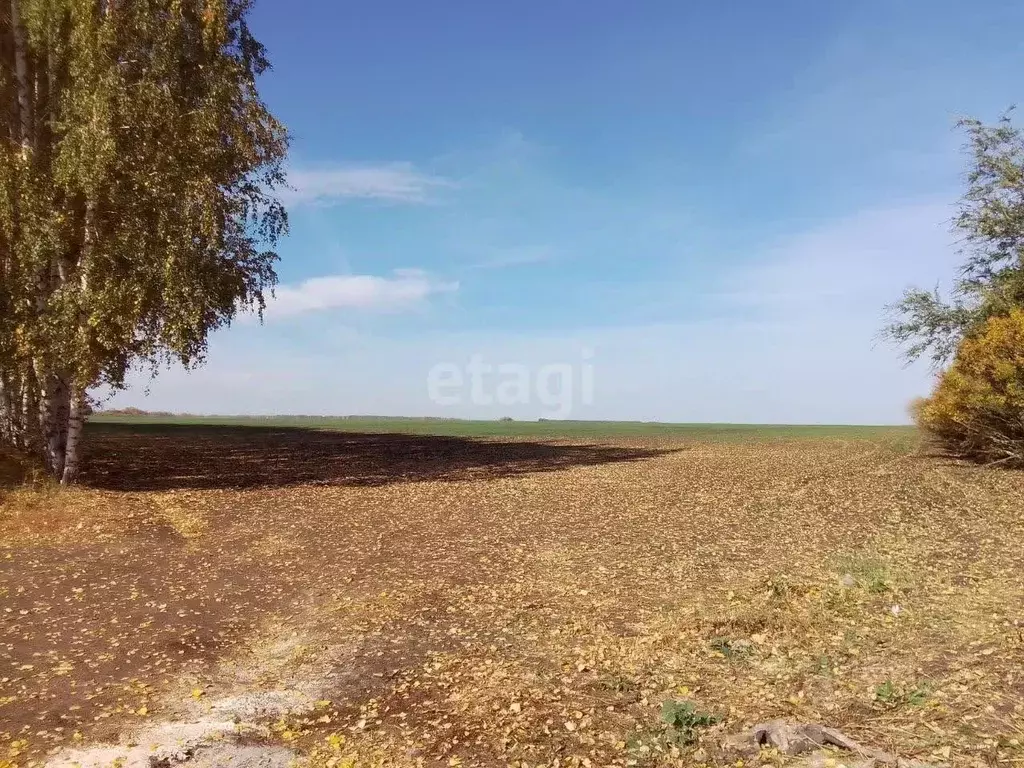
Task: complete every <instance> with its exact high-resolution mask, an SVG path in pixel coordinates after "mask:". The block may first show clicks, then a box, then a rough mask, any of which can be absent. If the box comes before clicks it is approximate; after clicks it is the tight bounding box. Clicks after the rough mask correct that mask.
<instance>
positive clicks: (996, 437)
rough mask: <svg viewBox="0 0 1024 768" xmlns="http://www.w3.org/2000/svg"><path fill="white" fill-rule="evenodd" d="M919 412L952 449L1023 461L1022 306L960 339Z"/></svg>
mask: <svg viewBox="0 0 1024 768" xmlns="http://www.w3.org/2000/svg"><path fill="white" fill-rule="evenodd" d="M917 417H918V424H919V426H921V427H922V428H923V429H924V430H925V431H926V432H928V433H929V434H930V435H932V436H933V437H934V438H936V439H937V441H938V442H939V444H940V445H942V446H943V447H944V448H945V449H946V450H948V451H949V452H950V453H953V454H955V455H957V456H961V457H964V458H970V459H974V460H977V461H984V462H988V463H995V462H999V463H1004V464H1013V465H1017V466H1024V309H1014V310H1013V311H1012V312H1010V314H1008V315H1005V316H1001V317H993V318H991V319H989V320H988V321H987V323H986V324H985V326H984V328H983V329H982V331H981V332H980V333H979V334H977V335H975V336H970V337H968V338H965V339H964V340H963V341H962V342H961V344H960V347H959V349H958V350H957V354H956V357H955V359H954V360H953V364H952V365H951V366H950V367H949V369H948V370H946V371H945V372H944V373H943V374H942V376H941V377H940V378H939V381H938V384H937V385H936V387H935V391H934V392H933V393H932V396H931V397H930V398H928V400H926V401H925V402H924V403H923V404H922V405H921V406H920V408H919V409H918V414H917Z"/></svg>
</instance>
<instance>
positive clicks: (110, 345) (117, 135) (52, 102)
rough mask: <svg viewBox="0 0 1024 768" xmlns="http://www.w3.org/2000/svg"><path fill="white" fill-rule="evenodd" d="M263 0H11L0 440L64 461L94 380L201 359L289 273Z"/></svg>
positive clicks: (3, 72)
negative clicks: (259, 20) (279, 267)
mask: <svg viewBox="0 0 1024 768" xmlns="http://www.w3.org/2000/svg"><path fill="white" fill-rule="evenodd" d="M250 5H251V0H153V1H152V2H147V3H141V2H112V1H111V0H11V2H10V7H11V14H10V15H9V16H8V15H4V16H3V17H2V18H0V38H2V40H3V42H4V45H3V46H2V47H0V51H2V56H3V58H4V59H5V60H4V62H3V63H4V66H3V67H0V98H2V99H4V100H5V104H7V105H8V106H9V107H10V108H9V109H8V110H7V111H6V112H5V118H3V119H2V120H0V318H2V319H0V440H3V441H5V442H8V443H12V444H15V445H18V446H19V447H24V448H27V449H31V450H33V451H35V452H37V453H40V454H41V455H42V456H43V457H44V458H45V460H46V463H47V465H48V466H49V467H50V469H51V471H53V472H55V473H57V474H59V473H60V472H61V469H62V467H63V466H64V464H65V449H67V450H68V451H71V450H72V448H73V446H75V445H76V443H75V442H74V439H73V438H74V436H75V434H76V433H77V432H80V422H81V418H82V414H81V411H82V410H83V406H84V404H85V400H84V395H85V391H86V390H87V389H88V388H90V387H94V386H96V385H99V384H104V385H109V386H111V387H114V388H117V387H121V386H123V384H124V380H125V376H126V375H127V373H128V371H129V370H130V369H131V367H132V366H133V365H138V364H142V365H146V366H151V367H152V369H153V370H156V368H157V367H158V366H160V365H161V364H163V363H166V362H168V361H171V360H177V361H180V362H181V363H183V364H184V365H186V366H193V365H197V364H199V363H201V362H202V360H203V358H204V355H205V353H206V347H207V338H208V335H209V333H210V331H212V330H214V329H216V328H218V327H221V326H223V325H226V324H228V323H230V322H231V320H232V319H233V318H234V317H235V315H236V313H237V312H238V311H239V310H242V309H254V310H256V311H258V312H259V311H262V308H263V307H264V306H265V293H266V291H268V290H269V289H270V288H271V287H272V286H273V284H274V282H275V280H276V277H275V273H274V268H273V265H274V262H275V260H276V258H277V257H276V255H275V253H274V252H273V251H272V250H271V248H272V246H273V243H274V242H275V241H276V240H277V238H278V237H279V236H280V235H281V234H282V233H283V232H284V231H285V228H286V226H287V219H286V215H285V212H284V209H283V208H282V206H281V204H280V203H279V202H278V201H277V199H276V198H275V197H274V195H273V192H274V189H275V188H276V187H278V186H280V185H281V184H283V183H284V172H283V166H282V163H283V160H284V157H285V154H286V149H287V134H286V131H285V129H284V128H283V126H282V125H281V124H280V123H279V122H278V121H277V120H276V119H275V118H274V117H273V116H272V115H271V114H270V113H269V111H268V110H267V109H266V107H265V106H264V104H263V102H262V101H261V100H260V97H259V94H258V92H257V89H256V79H257V77H258V76H259V74H260V73H262V72H263V71H264V70H265V69H266V68H267V66H268V62H267V60H266V56H265V53H264V50H263V48H262V46H261V45H260V44H259V43H258V42H257V41H256V40H255V39H254V38H253V37H252V35H251V33H250V32H249V28H248V25H247V23H246V17H247V14H248V12H249V9H250ZM69 435H70V437H69ZM69 462H70V459H69ZM72 474H73V473H72Z"/></svg>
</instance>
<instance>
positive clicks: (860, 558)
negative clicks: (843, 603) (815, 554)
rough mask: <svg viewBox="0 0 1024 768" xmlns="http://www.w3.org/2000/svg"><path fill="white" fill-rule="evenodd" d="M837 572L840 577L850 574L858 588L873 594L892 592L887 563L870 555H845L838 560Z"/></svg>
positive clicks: (836, 562)
mask: <svg viewBox="0 0 1024 768" xmlns="http://www.w3.org/2000/svg"><path fill="white" fill-rule="evenodd" d="M835 567H836V570H837V571H838V572H839V574H840V575H844V576H845V575H846V574H849V575H850V576H851V577H852V578H853V580H854V582H855V583H856V585H857V586H859V587H861V588H863V589H866V590H867V591H868V592H871V593H872V594H882V593H884V592H889V591H891V590H892V576H891V575H890V573H889V568H888V566H887V565H886V563H885V561H884V560H882V559H880V558H878V557H875V556H873V555H870V554H853V555H843V556H842V557H838V558H836V561H835Z"/></svg>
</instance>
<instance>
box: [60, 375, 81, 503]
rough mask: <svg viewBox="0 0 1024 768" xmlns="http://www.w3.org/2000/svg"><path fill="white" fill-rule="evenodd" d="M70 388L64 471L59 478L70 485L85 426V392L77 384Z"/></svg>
mask: <svg viewBox="0 0 1024 768" xmlns="http://www.w3.org/2000/svg"><path fill="white" fill-rule="evenodd" d="M72 389H73V391H72V394H71V407H70V409H69V414H68V433H67V443H65V446H64V471H63V472H62V474H61V478H60V484H61V485H70V484H71V483H73V482H75V478H76V477H77V476H78V466H79V461H80V459H81V452H82V429H83V427H84V426H85V392H84V391H82V390H81V389H80V388H79V387H78V386H74V387H73V388H72Z"/></svg>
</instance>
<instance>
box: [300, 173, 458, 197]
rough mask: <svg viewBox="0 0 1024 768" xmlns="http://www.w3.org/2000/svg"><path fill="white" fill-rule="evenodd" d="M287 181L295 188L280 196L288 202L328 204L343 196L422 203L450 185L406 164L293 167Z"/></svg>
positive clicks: (448, 182)
mask: <svg viewBox="0 0 1024 768" xmlns="http://www.w3.org/2000/svg"><path fill="white" fill-rule="evenodd" d="M288 182H289V184H291V186H292V187H294V189H292V190H288V191H286V192H285V193H284V194H283V195H282V197H283V199H284V202H285V203H286V204H291V205H302V204H312V205H330V204H333V203H338V202H340V201H342V200H346V199H369V200H384V201H390V202H398V203H424V202H427V201H428V200H429V199H430V194H431V192H433V191H435V190H437V189H438V188H441V187H448V186H452V183H451V182H450V181H448V180H446V179H443V178H440V177H438V176H431V175H429V174H426V173H423V172H421V171H418V170H417V169H416V168H414V167H413V166H412V165H411V164H409V163H387V164H384V165H367V166H347V167H340V168H307V169H296V170H293V171H291V172H290V173H289V174H288Z"/></svg>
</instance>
